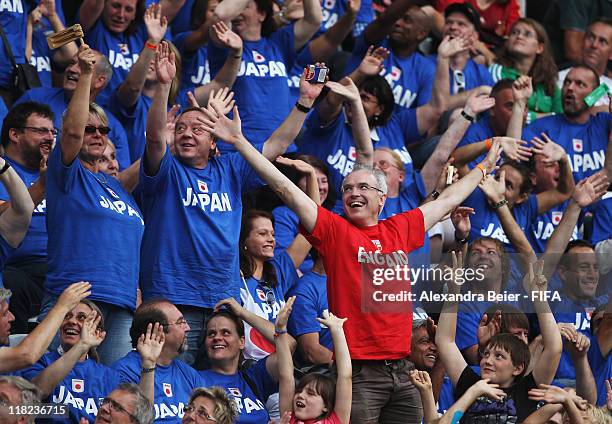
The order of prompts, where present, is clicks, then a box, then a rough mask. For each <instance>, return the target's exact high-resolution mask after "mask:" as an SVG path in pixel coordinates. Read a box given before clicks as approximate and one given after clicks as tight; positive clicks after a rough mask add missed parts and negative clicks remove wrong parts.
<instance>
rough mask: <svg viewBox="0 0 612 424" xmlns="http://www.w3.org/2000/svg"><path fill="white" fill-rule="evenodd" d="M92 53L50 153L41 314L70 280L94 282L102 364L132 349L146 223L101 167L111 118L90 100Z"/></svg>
mask: <svg viewBox="0 0 612 424" xmlns="http://www.w3.org/2000/svg"><path fill="white" fill-rule="evenodd" d="M94 61H95V54H94V53H93V51H92V50H91V49H90V48H89V46H87V45H85V44H84V45H82V46H81V47H80V48H79V62H80V66H81V69H82V74H81V76H80V78H79V81H78V83H77V87H76V89H75V92H74V94H73V96H72V99H71V100H70V104H69V106H68V110H67V111H66V115H65V118H64V125H63V128H62V136H61V139H60V140H58V145H57V146H56V148H55V149H54V150H53V151H52V152H51V154H50V155H49V160H48V170H47V185H46V190H47V191H46V195H47V230H48V235H49V241H48V257H49V270H48V273H47V279H46V281H45V285H44V289H45V297H44V298H43V306H42V313H43V314H44V313H45V312H46V311H48V310H49V308H50V307H51V305H52V304H53V303H54V301H55V299H56V298H57V296H58V295H59V294H60V293H61V292H62V290H63V289H65V288H66V287H67V286H68V285H69V284H70V283H71V282H73V281H79V280H87V281H90V282H91V284H92V286H93V287H92V292H93V293H92V296H91V299H92V300H95V301H96V302H97V303H98V306H99V308H100V310H101V311H102V314H103V315H104V317H105V319H106V327H107V330H108V337H107V338H106V340H105V342H104V344H103V345H102V346H100V358H101V360H102V362H103V363H110V362H113V361H114V360H116V359H119V358H120V357H122V356H123V355H125V354H126V353H127V352H129V350H130V345H131V343H130V338H129V331H128V330H129V328H130V324H131V321H132V311H133V310H134V308H135V307H136V287H137V283H138V271H139V265H140V261H139V257H140V243H141V239H142V234H143V231H144V221H143V219H142V218H141V215H140V211H139V210H138V206H136V203H135V201H134V199H133V198H132V196H131V195H130V194H129V193H127V192H126V191H125V189H124V188H123V187H122V185H121V184H120V182H119V181H117V180H116V179H115V178H113V177H110V176H108V175H106V174H104V173H101V172H99V169H98V166H99V160H100V159H101V158H102V156H103V154H104V150H105V149H106V142H105V138H104V135H106V134H108V127H107V124H106V122H107V121H106V117H105V114H104V113H103V111H102V110H101V109H100V108H99V107H98V106H96V105H94V104H90V103H89V90H90V84H91V78H92V74H93V68H94Z"/></svg>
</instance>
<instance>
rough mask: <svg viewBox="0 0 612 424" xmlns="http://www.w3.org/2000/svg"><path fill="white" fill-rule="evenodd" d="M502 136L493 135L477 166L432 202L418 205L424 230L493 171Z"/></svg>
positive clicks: (431, 225) (438, 219) (452, 207)
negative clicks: (423, 222) (488, 148)
mask: <svg viewBox="0 0 612 424" xmlns="http://www.w3.org/2000/svg"><path fill="white" fill-rule="evenodd" d="M500 138H502V139H503V138H504V137H495V138H494V139H493V140H494V141H493V142H492V145H491V149H490V150H489V153H488V154H487V157H486V158H485V160H484V161H483V162H482V163H480V164H478V167H476V168H474V169H473V170H471V171H470V172H469V173H468V174H467V175H466V176H464V177H463V178H461V179H460V180H459V181H458V182H456V183H455V184H453V185H451V186H450V187H448V188H447V189H446V190H444V192H443V193H442V194H441V195H440V197H438V199H436V200H434V201H433V202H429V203H425V204H424V205H421V206H419V209H421V212H422V213H423V216H424V217H425V230H429V229H430V228H431V227H433V226H434V225H435V224H436V223H437V222H439V221H440V220H441V219H442V218H443V217H444V216H445V215H446V214H448V213H450V211H452V210H453V209H455V208H456V207H457V206H459V205H460V204H461V202H463V201H464V200H465V199H466V198H467V197H468V196H469V195H470V194H471V193H472V192H473V191H474V189H475V188H476V186H477V185H478V183H479V182H480V181H481V180H482V179H483V178H484V177H485V176H486V174H488V173H490V172H492V171H493V169H494V168H495V164H496V163H497V161H498V160H499V155H500V153H501V140H500Z"/></svg>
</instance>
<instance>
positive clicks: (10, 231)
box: [0, 158, 34, 248]
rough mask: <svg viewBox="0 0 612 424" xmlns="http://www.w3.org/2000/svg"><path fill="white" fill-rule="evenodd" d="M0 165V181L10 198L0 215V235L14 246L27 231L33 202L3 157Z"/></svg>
mask: <svg viewBox="0 0 612 424" xmlns="http://www.w3.org/2000/svg"><path fill="white" fill-rule="evenodd" d="M0 166H1V167H2V168H0V183H2V185H3V186H4V188H6V191H7V193H8V196H9V199H11V200H10V201H9V202H7V208H6V210H5V211H4V212H3V213H2V215H0V235H2V237H4V239H5V240H6V241H7V242H8V244H9V245H11V246H12V247H15V248H16V247H19V245H20V244H21V241H22V240H23V238H24V237H25V235H26V233H27V232H28V228H29V226H30V221H31V219H32V211H33V210H34V202H32V198H31V197H30V193H29V192H28V189H27V188H26V186H25V184H24V183H23V180H22V179H21V178H20V177H19V175H17V172H15V170H14V169H13V168H12V167H11V166H10V165H9V164H8V163H7V162H6V161H5V160H4V158H0Z"/></svg>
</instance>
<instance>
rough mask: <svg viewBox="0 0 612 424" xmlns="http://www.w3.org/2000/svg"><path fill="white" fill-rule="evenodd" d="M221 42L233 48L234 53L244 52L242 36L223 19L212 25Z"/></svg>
mask: <svg viewBox="0 0 612 424" xmlns="http://www.w3.org/2000/svg"><path fill="white" fill-rule="evenodd" d="M212 28H213V30H214V31H215V34H216V35H217V38H218V39H219V42H221V44H222V45H223V46H224V47H227V48H228V49H231V50H232V51H234V53H237V54H240V55H241V54H242V38H240V36H239V35H238V34H236V33H235V32H234V31H232V30H231V29H230V28H229V27H228V26H227V25H226V24H225V22H223V21H219V22H217V23H216V24H214V25H213V26H212Z"/></svg>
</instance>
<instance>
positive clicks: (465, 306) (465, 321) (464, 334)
mask: <svg viewBox="0 0 612 424" xmlns="http://www.w3.org/2000/svg"><path fill="white" fill-rule="evenodd" d="M491 305H492V303H491V302H488V301H485V302H461V303H460V304H459V309H458V311H457V332H456V335H455V343H456V344H457V347H458V348H459V350H464V349H467V348H468V347H470V346H474V345H478V323H479V322H480V320H481V319H482V315H483V314H484V313H485V312H486V310H487V309H488V308H489V306H491Z"/></svg>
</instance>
